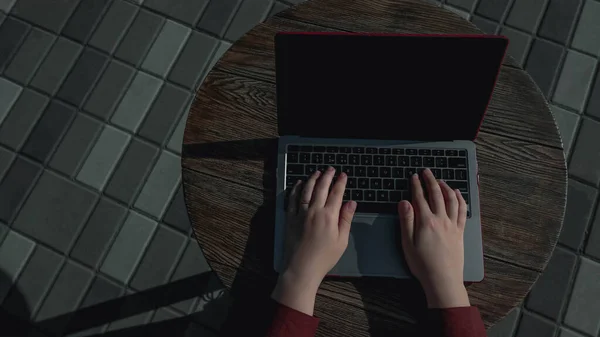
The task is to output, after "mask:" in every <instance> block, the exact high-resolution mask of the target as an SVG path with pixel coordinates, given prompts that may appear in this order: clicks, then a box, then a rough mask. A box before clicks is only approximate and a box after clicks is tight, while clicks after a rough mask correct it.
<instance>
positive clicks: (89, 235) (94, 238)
mask: <svg viewBox="0 0 600 337" xmlns="http://www.w3.org/2000/svg"><path fill="white" fill-rule="evenodd" d="M126 215H127V209H126V208H124V207H123V206H121V205H119V204H117V203H115V202H114V201H111V200H110V199H108V198H102V199H100V202H98V205H97V206H96V209H94V212H93V213H92V215H91V216H90V218H89V220H88V222H87V223H86V225H85V227H84V228H83V232H82V233H81V235H80V236H79V238H78V239H77V242H76V243H75V246H73V250H72V251H71V257H72V258H74V259H76V260H78V261H80V262H82V263H84V264H86V265H88V266H90V267H91V268H94V269H95V268H96V267H98V264H99V262H100V259H101V258H102V256H103V255H104V253H105V252H106V250H107V249H108V247H109V245H110V243H111V239H112V238H113V237H114V236H115V235H116V234H117V232H118V230H119V228H120V227H121V224H122V223H123V221H124V220H125V216H126Z"/></svg>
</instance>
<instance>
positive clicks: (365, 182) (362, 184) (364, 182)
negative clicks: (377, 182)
mask: <svg viewBox="0 0 600 337" xmlns="http://www.w3.org/2000/svg"><path fill="white" fill-rule="evenodd" d="M358 188H369V178H358Z"/></svg>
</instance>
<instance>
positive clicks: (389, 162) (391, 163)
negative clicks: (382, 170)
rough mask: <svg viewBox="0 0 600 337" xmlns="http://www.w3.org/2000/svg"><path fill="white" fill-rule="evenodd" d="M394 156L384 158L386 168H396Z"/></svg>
mask: <svg viewBox="0 0 600 337" xmlns="http://www.w3.org/2000/svg"><path fill="white" fill-rule="evenodd" d="M396 159H397V158H396V156H385V164H386V165H387V166H396V162H397V160H396Z"/></svg>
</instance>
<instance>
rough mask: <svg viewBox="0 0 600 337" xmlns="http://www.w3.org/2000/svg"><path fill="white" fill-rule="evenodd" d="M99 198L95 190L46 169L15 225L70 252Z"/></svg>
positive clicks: (58, 248) (61, 249) (59, 249)
mask: <svg viewBox="0 0 600 337" xmlns="http://www.w3.org/2000/svg"><path fill="white" fill-rule="evenodd" d="M96 199H97V195H95V194H94V193H92V192H90V191H87V190H84V189H83V188H81V187H79V186H77V185H75V184H73V182H71V181H68V180H65V179H64V178H61V177H59V176H57V175H55V174H54V173H51V172H48V171H45V172H44V174H43V175H42V177H41V178H40V180H39V181H38V183H37V184H36V185H35V188H34V189H33V192H31V195H30V196H29V198H28V199H27V202H26V203H25V205H24V206H23V209H22V210H21V212H19V215H18V216H17V219H16V220H15V223H14V226H13V227H14V228H16V229H19V230H20V231H22V232H23V233H25V234H27V235H29V236H31V237H32V238H35V239H36V240H39V241H40V242H44V243H46V244H48V245H49V246H51V247H53V248H55V249H57V250H58V251H61V252H66V251H67V249H68V248H69V247H70V246H71V244H72V243H73V240H75V238H76V235H77V233H78V232H79V229H80V228H81V226H82V225H83V223H84V221H85V219H86V218H87V216H88V214H89V212H90V211H91V210H92V207H93V206H94V203H95V202H96Z"/></svg>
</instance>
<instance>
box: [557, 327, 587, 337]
mask: <svg viewBox="0 0 600 337" xmlns="http://www.w3.org/2000/svg"><path fill="white" fill-rule="evenodd" d="M558 337H583V335H580V334H578V333H576V332H574V331H571V330H568V329H565V328H560V332H559V334H558Z"/></svg>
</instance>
